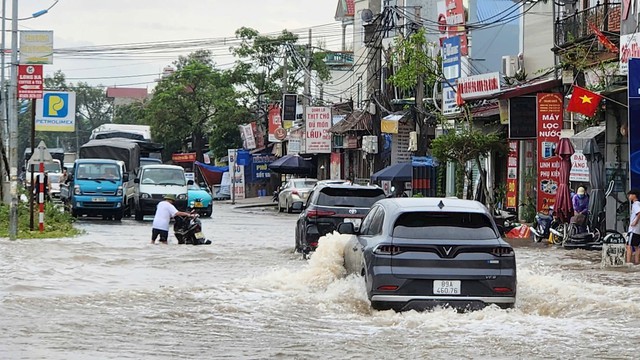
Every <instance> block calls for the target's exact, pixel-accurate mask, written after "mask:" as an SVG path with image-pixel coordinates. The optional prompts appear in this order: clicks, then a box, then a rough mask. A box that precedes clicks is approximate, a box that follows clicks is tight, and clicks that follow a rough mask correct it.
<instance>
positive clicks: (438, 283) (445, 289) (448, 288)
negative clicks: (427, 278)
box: [433, 280, 460, 295]
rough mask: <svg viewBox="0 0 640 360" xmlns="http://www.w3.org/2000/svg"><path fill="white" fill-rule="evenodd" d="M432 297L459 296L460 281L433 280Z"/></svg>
mask: <svg viewBox="0 0 640 360" xmlns="http://www.w3.org/2000/svg"><path fill="white" fill-rule="evenodd" d="M433 294H434V295H460V280H433Z"/></svg>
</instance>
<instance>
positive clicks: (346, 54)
mask: <svg viewBox="0 0 640 360" xmlns="http://www.w3.org/2000/svg"><path fill="white" fill-rule="evenodd" d="M324 63H325V64H326V65H327V66H329V67H343V66H344V67H351V66H353V51H335V52H327V53H326V55H325V56H324Z"/></svg>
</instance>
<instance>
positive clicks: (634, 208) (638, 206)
mask: <svg viewBox="0 0 640 360" xmlns="http://www.w3.org/2000/svg"><path fill="white" fill-rule="evenodd" d="M638 213H640V201H634V202H633V204H631V216H630V217H629V219H631V221H630V222H629V232H630V233H634V234H638V235H640V221H638V222H637V223H636V224H635V226H634V225H631V224H633V220H634V219H635V218H636V216H638Z"/></svg>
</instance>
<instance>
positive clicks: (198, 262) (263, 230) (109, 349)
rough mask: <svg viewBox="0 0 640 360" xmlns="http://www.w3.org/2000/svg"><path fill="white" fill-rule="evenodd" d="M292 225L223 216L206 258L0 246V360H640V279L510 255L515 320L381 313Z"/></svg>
mask: <svg viewBox="0 0 640 360" xmlns="http://www.w3.org/2000/svg"><path fill="white" fill-rule="evenodd" d="M296 216H297V215H289V214H277V213H276V212H274V211H261V210H259V209H257V210H252V211H238V210H233V209H232V208H231V207H230V206H229V205H224V204H222V205H218V206H217V208H216V211H215V214H214V217H213V219H203V230H204V233H205V235H206V236H207V237H208V238H210V239H212V240H213V245H210V246H199V247H194V246H189V245H187V246H178V245H175V244H174V245H168V246H163V245H151V244H149V243H148V242H149V237H150V233H151V221H149V219H147V221H145V222H143V223H138V222H135V221H133V220H124V221H122V223H121V224H117V223H111V222H104V221H97V220H96V221H80V222H79V223H78V226H79V227H80V228H82V229H83V230H84V231H85V232H86V233H85V234H84V235H81V236H79V237H77V238H73V239H53V240H21V241H15V242H10V241H8V240H6V239H2V240H0V358H2V359H88V358H95V359H176V358H186V359H214V358H215V359H225V358H226V359H347V358H349V359H409V358H422V359H426V358H428V359H458V358H460V359H512V358H526V359H634V358H635V359H637V358H639V357H640V355H639V351H640V345H639V343H640V267H633V268H626V267H625V268H621V269H601V268H600V258H599V256H600V255H599V253H598V252H584V251H565V250H562V249H557V248H547V247H543V246H531V245H530V244H529V242H528V241H526V240H517V241H516V242H517V243H518V244H520V243H522V244H525V246H518V244H516V246H517V247H516V256H517V261H518V280H519V283H518V302H517V307H516V309H514V310H500V309H497V308H493V307H491V308H487V309H485V310H483V311H477V312H472V313H465V314H458V313H456V312H454V311H451V310H446V309H438V310H434V311H430V312H425V313H416V312H413V311H412V312H406V313H399V314H398V313H394V312H392V311H383V312H378V311H373V310H371V309H370V306H369V303H368V300H367V298H366V294H365V290H364V284H363V281H362V279H360V278H358V277H345V275H344V269H343V267H342V252H341V251H342V244H343V243H344V241H346V236H342V235H334V236H329V237H327V238H326V239H325V241H324V242H322V245H321V246H320V248H319V249H318V252H317V253H316V254H314V256H313V257H312V259H311V260H309V261H303V260H301V256H299V255H294V254H292V253H291V249H292V247H293V242H294V240H293V227H294V223H295V219H296ZM171 237H173V235H171ZM172 240H173V241H174V242H175V239H172Z"/></svg>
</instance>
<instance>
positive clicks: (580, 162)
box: [569, 150, 589, 183]
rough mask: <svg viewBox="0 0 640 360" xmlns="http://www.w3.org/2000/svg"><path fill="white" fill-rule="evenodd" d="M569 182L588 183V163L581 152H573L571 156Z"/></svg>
mask: <svg viewBox="0 0 640 360" xmlns="http://www.w3.org/2000/svg"><path fill="white" fill-rule="evenodd" d="M569 181H581V182H585V183H588V182H589V163H588V162H587V157H586V156H584V154H583V153H582V150H575V152H574V153H573V155H571V172H570V173H569Z"/></svg>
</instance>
